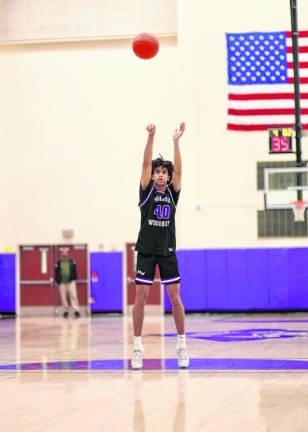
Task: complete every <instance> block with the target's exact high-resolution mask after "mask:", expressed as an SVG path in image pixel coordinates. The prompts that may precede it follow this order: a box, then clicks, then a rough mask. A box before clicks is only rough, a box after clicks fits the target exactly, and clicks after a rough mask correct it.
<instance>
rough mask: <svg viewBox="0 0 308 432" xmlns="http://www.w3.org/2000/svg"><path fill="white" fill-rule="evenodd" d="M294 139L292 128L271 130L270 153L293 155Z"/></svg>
mask: <svg viewBox="0 0 308 432" xmlns="http://www.w3.org/2000/svg"><path fill="white" fill-rule="evenodd" d="M292 137H293V129H292V128H273V129H269V152H270V153H271V154H273V153H274V154H275V153H278V154H281V153H293V150H292Z"/></svg>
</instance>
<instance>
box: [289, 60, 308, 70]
mask: <svg viewBox="0 0 308 432" xmlns="http://www.w3.org/2000/svg"><path fill="white" fill-rule="evenodd" d="M299 67H300V68H302V69H307V68H308V62H299ZM288 68H289V69H293V68H294V63H293V62H288Z"/></svg>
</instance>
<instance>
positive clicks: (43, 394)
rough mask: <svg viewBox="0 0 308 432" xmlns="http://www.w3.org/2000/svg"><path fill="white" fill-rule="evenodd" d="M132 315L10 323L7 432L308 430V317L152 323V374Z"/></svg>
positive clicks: (1, 330) (3, 358) (3, 361)
mask: <svg viewBox="0 0 308 432" xmlns="http://www.w3.org/2000/svg"><path fill="white" fill-rule="evenodd" d="M131 337H132V325H131V318H130V317H122V316H97V317H94V318H93V317H92V318H81V319H80V320H75V319H73V318H70V319H68V320H65V319H63V318H59V317H50V318H43V317H35V318H21V319H16V320H14V319H5V320H0V395H1V404H0V419H1V422H0V424H1V431H3V432H11V431H12V432H13V431H14V432H15V431H19V430H22V431H23V432H28V431H29V432H30V431H31V432H32V431H37V432H38V431H48V432H53V431H55V432H56V431H57V432H61V431H70V432H78V431H84V430H87V431H91V432H95V431H100V432H102V431H106V432H107V431H108V432H109V431H112V432H117V431H134V432H152V431H153V432H156V431H160V432H165V431H166V432H167V431H172V432H175V431H176V432H184V431H185V432H186V431H187V432H195V431H205V432H233V431H234V432H242V431H243V432H255V431H256V432H288V431H292V432H299V431H301V432H306V431H307V430H308V313H293V314H249V315H248V314H246V315H244V314H240V315H236V314H228V315H226V314H221V315H219V314H215V315H187V343H188V347H189V353H190V357H191V366H190V368H189V370H178V368H177V363H176V355H175V345H176V335H175V331H174V325H173V320H172V316H169V315H167V316H156V317H155V316H148V317H146V319H145V325H144V337H143V341H144V346H145V362H144V369H143V370H142V371H132V370H130V368H129V361H128V360H129V358H130V353H131V345H130V342H131Z"/></svg>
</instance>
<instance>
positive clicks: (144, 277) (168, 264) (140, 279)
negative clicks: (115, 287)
mask: <svg viewBox="0 0 308 432" xmlns="http://www.w3.org/2000/svg"><path fill="white" fill-rule="evenodd" d="M156 265H158V267H159V272H160V278H161V283H162V284H164V285H168V284H173V283H178V282H180V280H181V276H180V273H179V268H178V260H177V257H176V255H175V254H172V255H167V256H162V255H145V254H142V253H140V252H138V254H137V267H136V278H135V281H136V284H139V285H152V283H153V281H154V276H155V268H156Z"/></svg>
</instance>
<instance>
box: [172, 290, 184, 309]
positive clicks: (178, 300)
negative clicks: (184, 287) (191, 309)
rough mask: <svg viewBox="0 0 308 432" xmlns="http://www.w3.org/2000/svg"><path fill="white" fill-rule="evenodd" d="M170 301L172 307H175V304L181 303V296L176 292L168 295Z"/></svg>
mask: <svg viewBox="0 0 308 432" xmlns="http://www.w3.org/2000/svg"><path fill="white" fill-rule="evenodd" d="M170 302H171V304H172V306H173V307H177V306H181V305H182V301H181V297H180V296H179V294H178V293H175V294H171V295H170Z"/></svg>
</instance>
